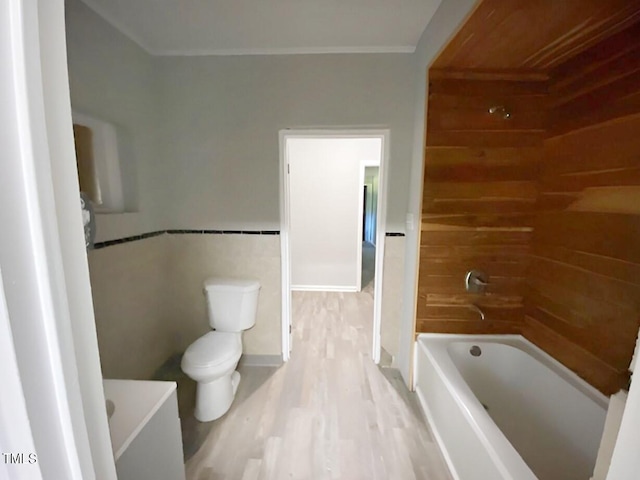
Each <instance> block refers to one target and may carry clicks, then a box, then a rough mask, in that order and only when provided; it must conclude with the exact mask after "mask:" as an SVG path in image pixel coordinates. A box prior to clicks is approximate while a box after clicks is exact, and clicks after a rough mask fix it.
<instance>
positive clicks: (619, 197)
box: [523, 26, 640, 394]
mask: <svg viewBox="0 0 640 480" xmlns="http://www.w3.org/2000/svg"><path fill="white" fill-rule="evenodd" d="M639 33H640V28H639V27H638V26H634V27H632V28H630V29H629V30H627V31H624V32H621V33H619V34H617V35H615V36H613V37H611V39H609V40H605V41H604V42H603V43H602V44H600V45H597V46H596V47H594V48H593V49H590V50H588V51H586V52H584V53H582V54H581V55H579V56H577V57H575V58H574V59H573V60H570V61H569V62H567V63H566V65H561V66H560V67H558V68H557V69H556V70H555V72H553V77H552V79H551V82H550V92H551V96H552V97H553V101H552V102H551V103H550V108H551V111H550V115H549V119H550V122H549V138H548V139H546V140H545V142H544V157H543V161H542V163H541V166H540V181H539V189H540V195H539V197H538V202H537V205H536V207H537V214H536V218H535V221H534V223H533V227H534V236H533V245H532V257H531V263H530V269H529V271H528V274H527V288H528V290H527V292H526V294H525V313H526V317H527V320H526V324H525V328H524V330H523V333H524V335H525V336H527V337H528V338H529V339H530V340H532V341H534V342H535V343H537V344H538V345H539V346H541V347H542V348H543V349H545V350H546V351H547V352H549V353H551V354H552V355H554V356H555V357H556V358H558V359H560V360H561V361H562V362H563V363H564V364H565V365H567V366H569V367H570V368H572V369H573V370H574V371H576V372H578V374H580V375H581V376H582V377H583V378H585V379H586V380H587V381H589V382H590V383H591V384H593V385H595V386H596V387H598V388H599V389H600V390H602V391H603V392H604V393H607V394H610V393H614V392H615V391H617V390H618V389H619V388H621V387H624V386H625V385H626V382H627V381H628V375H627V373H626V372H627V368H628V366H629V362H630V360H631V355H632V352H633V348H634V344H635V338H636V335H637V333H638V327H639V326H640V248H638V245H640V202H638V200H637V197H636V194H635V192H636V191H640V136H639V135H638V132H639V131H640V103H638V102H637V101H636V99H637V98H640V83H639V81H640V74H639V73H638V72H639V71H640V55H639V53H640V36H639Z"/></svg>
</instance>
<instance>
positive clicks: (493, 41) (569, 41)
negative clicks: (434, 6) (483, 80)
mask: <svg viewBox="0 0 640 480" xmlns="http://www.w3.org/2000/svg"><path fill="white" fill-rule="evenodd" d="M639 15H640V7H639V6H638V3H637V2H629V1H628V0H608V1H601V0H565V1H562V2H554V1H546V0H543V1H531V0H512V1H509V2H504V1H502V0H483V1H481V2H480V3H479V5H478V7H477V8H476V10H475V11H474V12H473V14H472V15H471V16H470V18H469V19H468V20H467V22H466V23H465V25H464V26H463V27H462V28H461V29H460V30H459V31H458V33H457V34H456V35H455V37H454V38H453V39H452V40H451V41H450V42H449V44H448V45H447V46H446V47H445V49H444V50H443V51H442V53H441V54H440V55H439V56H438V58H437V59H436V61H435V62H434V64H433V67H434V68H438V69H443V68H449V69H454V70H503V71H504V70H506V71H509V70H516V71H523V70H524V71H527V70H529V71H534V72H536V71H537V72H539V71H546V70H550V69H552V68H554V67H557V66H558V65H561V64H562V63H564V62H566V61H567V60H569V59H570V58H572V57H574V56H576V55H577V54H579V53H581V52H582V51H584V50H586V49H588V48H589V47H591V46H593V45H595V44H597V43H599V42H600V41H602V40H603V39H606V38H607V37H609V36H611V35H614V34H616V33H617V32H620V31H622V30H624V29H625V28H627V27H628V26H630V25H632V24H633V23H635V22H637V20H638V16H639Z"/></svg>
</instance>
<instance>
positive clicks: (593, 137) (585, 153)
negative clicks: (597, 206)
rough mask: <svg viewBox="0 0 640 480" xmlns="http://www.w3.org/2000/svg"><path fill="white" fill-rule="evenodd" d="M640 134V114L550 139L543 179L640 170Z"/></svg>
mask: <svg viewBox="0 0 640 480" xmlns="http://www.w3.org/2000/svg"><path fill="white" fill-rule="evenodd" d="M639 131H640V114H639V115H635V116H633V117H629V118H624V119H619V120H616V121H611V122H607V123H605V124H602V125H597V126H593V127H590V128H586V129H583V130H579V131H576V132H573V133H570V134H567V135H563V136H557V137H553V138H548V139H547V140H545V142H544V150H545V161H544V163H543V165H542V175H543V176H545V177H548V176H553V175H560V174H564V173H576V172H598V171H602V170H611V169H614V168H635V167H638V162H639V156H638V155H639V152H640V135H638V132H639ZM612 145H615V148H612Z"/></svg>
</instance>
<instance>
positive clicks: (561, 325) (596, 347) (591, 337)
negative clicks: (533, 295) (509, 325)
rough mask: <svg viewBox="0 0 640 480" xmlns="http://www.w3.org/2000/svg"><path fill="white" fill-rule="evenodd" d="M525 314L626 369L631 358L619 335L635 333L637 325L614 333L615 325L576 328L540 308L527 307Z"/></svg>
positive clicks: (617, 367) (606, 360)
mask: <svg viewBox="0 0 640 480" xmlns="http://www.w3.org/2000/svg"><path fill="white" fill-rule="evenodd" d="M525 312H526V315H527V316H529V317H531V318H535V319H536V320H537V321H538V322H539V323H541V324H544V325H545V326H546V327H547V328H549V329H551V330H553V331H554V332H556V333H557V334H559V335H561V336H563V337H565V338H567V339H570V340H571V342H572V343H574V344H575V345H577V346H579V347H580V348H582V349H584V350H586V351H587V352H589V353H591V354H593V355H594V356H596V357H598V358H600V359H601V360H603V361H604V362H605V363H607V364H608V365H611V366H613V367H614V368H616V369H619V370H623V369H625V368H626V367H628V365H629V361H630V358H631V357H630V354H629V352H628V351H627V350H628V348H626V347H625V345H624V343H625V342H622V341H621V333H628V332H629V331H630V330H634V331H635V332H636V333H637V331H638V325H637V323H636V324H635V328H623V329H621V330H620V332H616V331H615V330H614V329H615V328H616V326H615V325H604V324H598V323H596V324H594V325H592V326H590V327H589V328H583V327H578V326H575V325H572V324H570V323H567V322H564V321H562V319H559V318H558V317H557V316H555V315H553V314H552V313H551V312H548V311H546V310H543V309H542V308H540V307H535V306H530V305H527V306H526V309H525ZM634 335H635V334H634Z"/></svg>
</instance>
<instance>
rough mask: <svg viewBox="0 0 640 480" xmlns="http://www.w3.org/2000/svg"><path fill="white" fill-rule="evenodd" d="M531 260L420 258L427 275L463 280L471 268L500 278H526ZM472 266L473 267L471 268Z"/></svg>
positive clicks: (483, 257)
mask: <svg viewBox="0 0 640 480" xmlns="http://www.w3.org/2000/svg"><path fill="white" fill-rule="evenodd" d="M528 265H529V259H528V258H527V257H525V256H524V255H523V256H520V257H519V258H517V259H516V260H515V261H500V260H495V259H494V257H491V256H480V255H473V256H471V257H467V258H464V259H461V258H452V259H440V258H438V259H431V258H420V271H424V272H425V274H427V275H453V276H458V277H460V278H463V277H464V275H465V274H466V273H467V272H468V271H469V269H470V268H475V269H477V270H483V271H485V272H487V274H489V275H492V276H493V275H495V276H498V277H524V276H525V274H526V273H527V268H528ZM471 266H472V267H471Z"/></svg>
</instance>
